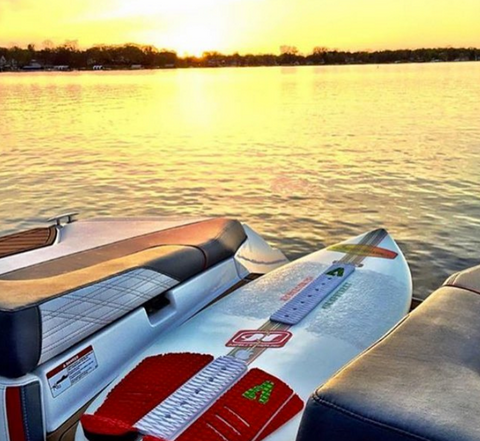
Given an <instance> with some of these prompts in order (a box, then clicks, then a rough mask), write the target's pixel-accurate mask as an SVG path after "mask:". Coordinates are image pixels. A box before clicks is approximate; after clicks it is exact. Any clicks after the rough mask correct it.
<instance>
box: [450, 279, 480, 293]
mask: <svg viewBox="0 0 480 441" xmlns="http://www.w3.org/2000/svg"><path fill="white" fill-rule="evenodd" d="M452 283H455V280H454V281H453V282H452ZM442 287H445V288H458V289H464V290H465V291H470V292H471V293H473V294H480V291H477V290H476V289H473V288H468V287H466V286H463V285H451V284H448V285H443V286H442Z"/></svg>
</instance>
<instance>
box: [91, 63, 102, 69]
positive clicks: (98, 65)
mask: <svg viewBox="0 0 480 441" xmlns="http://www.w3.org/2000/svg"><path fill="white" fill-rule="evenodd" d="M92 70H103V65H102V64H95V66H93V67H92Z"/></svg>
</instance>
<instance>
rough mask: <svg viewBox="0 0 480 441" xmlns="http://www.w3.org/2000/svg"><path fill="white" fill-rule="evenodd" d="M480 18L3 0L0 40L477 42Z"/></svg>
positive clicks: (374, 0) (198, 48)
mask: <svg viewBox="0 0 480 441" xmlns="http://www.w3.org/2000/svg"><path fill="white" fill-rule="evenodd" d="M479 17H480V0H456V1H452V0H61V1H60V0H0V45H11V44H18V45H22V46H23V45H26V44H28V43H35V44H36V45H37V46H41V43H42V42H43V41H44V40H52V41H53V42H54V43H55V44H60V43H63V42H64V41H65V40H67V39H68V40H78V42H79V44H80V46H81V47H86V46H90V45H93V44H99V43H106V44H119V43H125V42H137V43H144V44H154V45H155V46H157V47H158V48H169V49H174V50H176V51H177V52H178V53H179V54H180V55H184V54H185V53H190V54H201V52H203V51H205V50H219V51H222V52H226V53H231V52H234V51H239V52H240V53H246V52H255V53H259V52H273V53H278V51H279V46H281V45H284V44H287V45H293V46H297V47H298V48H299V49H300V51H302V52H304V53H308V52H310V51H311V50H312V48H313V47H315V46H326V47H328V48H338V49H349V50H363V49H386V48H393V49H395V48H406V47H407V48H415V47H426V46H430V47H432V46H477V47H480V21H479Z"/></svg>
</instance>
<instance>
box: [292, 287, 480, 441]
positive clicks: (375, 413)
mask: <svg viewBox="0 0 480 441" xmlns="http://www.w3.org/2000/svg"><path fill="white" fill-rule="evenodd" d="M479 403H480V295H478V294H476V293H473V292H470V291H466V290H462V289H460V288H454V287H442V288H440V289H438V290H437V291H436V292H435V293H434V294H432V295H431V296H430V297H429V298H428V299H427V300H426V301H425V302H424V303H423V304H422V305H421V306H420V307H418V308H417V309H416V310H415V311H414V312H412V313H411V314H410V315H409V316H408V317H407V318H406V319H405V320H404V321H403V322H402V323H400V324H399V326H398V327H397V328H396V329H395V330H394V331H393V332H391V333H390V334H388V335H387V336H386V337H385V338H384V339H383V340H381V341H380V342H378V343H377V344H376V345H374V346H373V347H372V348H370V349H369V350H368V351H366V352H365V353H364V354H363V355H361V356H360V357H359V358H357V359H356V360H355V361H354V362H352V363H351V364H350V365H348V366H347V367H346V368H344V369H343V370H342V371H340V372H339V373H338V374H337V375H336V376H335V377H334V378H333V379H331V380H330V381H328V382H327V383H326V384H325V385H324V386H323V387H321V388H320V389H318V390H317V391H316V392H315V393H314V394H313V396H312V397H311V399H310V400H309V403H308V405H307V408H306V410H305V413H304V417H303V420H302V424H301V428H300V430H299V434H298V438H297V441H314V440H315V441H317V440H332V441H333V440H335V441H344V440H345V441H347V440H348V441H403V440H430V441H453V440H455V441H473V440H480V412H479V411H480V404H479Z"/></svg>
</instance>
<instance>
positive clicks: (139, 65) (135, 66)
mask: <svg viewBox="0 0 480 441" xmlns="http://www.w3.org/2000/svg"><path fill="white" fill-rule="evenodd" d="M130 69H133V70H138V69H143V66H142V65H141V64H132V65H131V66H130Z"/></svg>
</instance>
